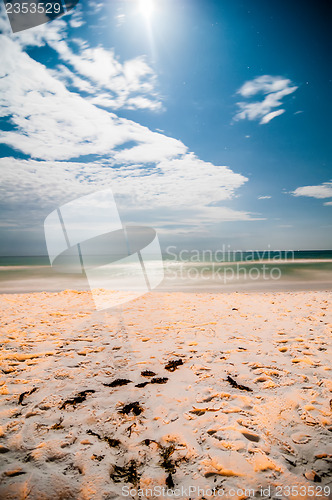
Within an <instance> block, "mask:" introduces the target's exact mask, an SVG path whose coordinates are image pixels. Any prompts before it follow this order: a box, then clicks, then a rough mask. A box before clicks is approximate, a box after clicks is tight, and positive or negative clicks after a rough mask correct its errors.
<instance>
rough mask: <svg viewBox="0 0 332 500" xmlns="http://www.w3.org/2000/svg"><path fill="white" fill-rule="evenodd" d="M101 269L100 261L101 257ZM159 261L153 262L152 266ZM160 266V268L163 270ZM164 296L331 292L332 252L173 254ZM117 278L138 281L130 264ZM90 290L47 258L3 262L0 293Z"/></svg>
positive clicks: (116, 270) (117, 270) (168, 257)
mask: <svg viewBox="0 0 332 500" xmlns="http://www.w3.org/2000/svg"><path fill="white" fill-rule="evenodd" d="M95 261H96V265H97V263H98V258H97V257H95ZM151 264H152V267H153V262H150V267H151ZM157 264H158V263H157V262H156V269H157V268H158V267H159V265H157ZM163 266H164V274H165V278H164V280H163V281H162V283H161V284H160V285H159V286H158V287H157V290H160V291H168V292H171V291H186V292H230V291H264V290H266V291H271V290H272V291H278V290H280V291H284V290H331V289H332V250H304V251H294V252H284V253H283V252H273V251H251V252H235V253H234V252H232V253H229V252H228V253H227V252H224V253H223V254H217V253H216V252H209V251H206V252H205V253H204V252H196V253H194V252H189V251H186V253H182V254H181V252H180V253H178V254H177V255H175V254H173V253H171V252H169V253H166V254H165V255H164V256H163ZM110 269H111V270H112V273H113V274H114V275H117V276H122V275H124V276H126V277H130V276H133V269H132V267H131V266H130V265H127V266H123V265H121V264H119V263H117V262H115V263H114V264H112V265H111V266H110ZM68 289H70V290H89V284H88V282H87V279H86V277H85V275H84V274H75V273H70V272H57V270H56V269H53V268H52V267H51V266H50V262H49V259H48V257H47V256H12V257H8V256H7V257H6V256H3V257H0V293H28V292H43V291H44V292H55V291H61V290H68Z"/></svg>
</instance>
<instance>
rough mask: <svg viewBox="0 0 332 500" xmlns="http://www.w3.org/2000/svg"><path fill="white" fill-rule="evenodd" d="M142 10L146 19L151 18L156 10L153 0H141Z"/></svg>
mask: <svg viewBox="0 0 332 500" xmlns="http://www.w3.org/2000/svg"><path fill="white" fill-rule="evenodd" d="M139 6H140V11H141V13H142V14H143V16H144V17H145V18H146V19H150V18H151V16H152V13H153V11H154V3H153V0H139Z"/></svg>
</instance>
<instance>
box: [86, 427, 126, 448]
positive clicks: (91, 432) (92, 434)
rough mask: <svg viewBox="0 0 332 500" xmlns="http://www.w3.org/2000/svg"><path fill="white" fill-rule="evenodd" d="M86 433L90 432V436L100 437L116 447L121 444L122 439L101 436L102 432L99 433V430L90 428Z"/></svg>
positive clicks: (112, 446)
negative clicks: (95, 430)
mask: <svg viewBox="0 0 332 500" xmlns="http://www.w3.org/2000/svg"><path fill="white" fill-rule="evenodd" d="M86 433H87V434H90V436H96V437H97V438H98V439H100V441H106V443H107V444H108V445H109V446H110V447H111V448H116V447H117V446H119V445H120V444H121V441H119V439H114V438H110V437H108V436H100V434H98V433H97V432H94V431H91V430H90V429H88V430H87V431H86Z"/></svg>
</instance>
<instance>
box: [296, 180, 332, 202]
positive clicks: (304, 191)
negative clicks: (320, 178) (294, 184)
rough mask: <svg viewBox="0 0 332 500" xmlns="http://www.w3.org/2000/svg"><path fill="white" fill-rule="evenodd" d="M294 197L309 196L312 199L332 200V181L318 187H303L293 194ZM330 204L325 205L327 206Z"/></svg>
mask: <svg viewBox="0 0 332 500" xmlns="http://www.w3.org/2000/svg"><path fill="white" fill-rule="evenodd" d="M291 194H292V195H293V196H308V197H310V198H317V199H324V198H332V181H329V182H323V184H319V185H318V186H302V187H298V188H296V189H295V190H294V191H292V192H291ZM327 204H330V202H327V203H325V205H327Z"/></svg>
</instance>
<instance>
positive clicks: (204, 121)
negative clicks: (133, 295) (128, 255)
mask: <svg viewBox="0 0 332 500" xmlns="http://www.w3.org/2000/svg"><path fill="white" fill-rule="evenodd" d="M317 5H318V4H317V3H315V2H312V1H310V2H309V1H307V2H292V3H291V5H290V4H289V3H287V2H286V1H281V2H266V1H261V0H256V1H252V2H248V1H236V2H229V1H222V0H218V1H213V0H205V1H203V0H190V1H189V0H177V1H175V0H121V1H113V2H110V1H105V2H99V1H98V2H92V1H89V2H87V1H85V0H83V1H81V2H80V3H79V4H78V5H77V7H76V8H75V9H73V10H72V11H71V12H70V13H68V14H67V15H65V16H63V17H62V18H60V19H58V20H55V21H52V22H51V23H48V24H46V25H42V26H40V27H36V28H32V29H30V30H26V31H25V32H22V33H19V34H16V35H13V34H12V33H11V30H10V26H9V22H8V19H7V17H6V14H5V13H4V11H3V10H2V11H1V17H0V28H1V32H2V35H1V39H0V46H1V49H2V54H3V61H2V63H1V67H0V72H1V79H0V101H1V105H2V106H1V107H2V112H1V116H2V118H1V123H2V133H1V136H0V143H1V144H0V154H1V156H2V157H3V158H1V160H0V162H1V174H0V175H1V179H2V182H1V185H2V196H1V221H0V231H1V245H0V252H1V254H2V255H11V254H14V255H15V254H16V255H24V254H42V253H46V247H45V242H44V235H43V222H44V219H45V217H46V216H47V215H48V213H50V212H51V211H52V210H54V209H55V208H56V207H57V206H59V205H61V204H63V203H65V202H66V201H70V200H73V199H75V198H77V197H79V196H81V195H83V194H86V193H89V192H91V191H96V190H99V189H106V188H109V187H111V188H112V190H113V192H114V195H115V197H116V200H117V203H118V207H119V211H120V215H121V217H122V219H123V221H124V222H126V223H139V224H144V225H148V226H149V225H150V226H153V227H154V228H155V229H156V230H157V231H158V235H159V237H160V240H161V242H162V244H163V246H164V247H165V246H167V245H178V246H179V247H180V246H182V247H185V248H220V247H221V245H223V244H226V245H230V246H231V247H232V248H234V249H242V250H250V249H253V248H255V249H264V248H268V246H269V245H270V246H271V248H275V249H294V250H296V249H324V248H325V249H326V248H331V246H332V245H331V228H332V223H331V211H332V206H331V205H332V181H331V179H332V173H331V146H330V144H329V143H330V137H331V111H332V110H331V102H332V101H331V82H332V76H331V72H330V71H331V70H330V68H331V64H330V62H331V61H330V54H331V36H330V29H329V22H328V20H329V15H328V14H329V13H328V8H329V7H328V2H327V1H326V2H325V1H323V2H321V3H319V7H318V6H317Z"/></svg>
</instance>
